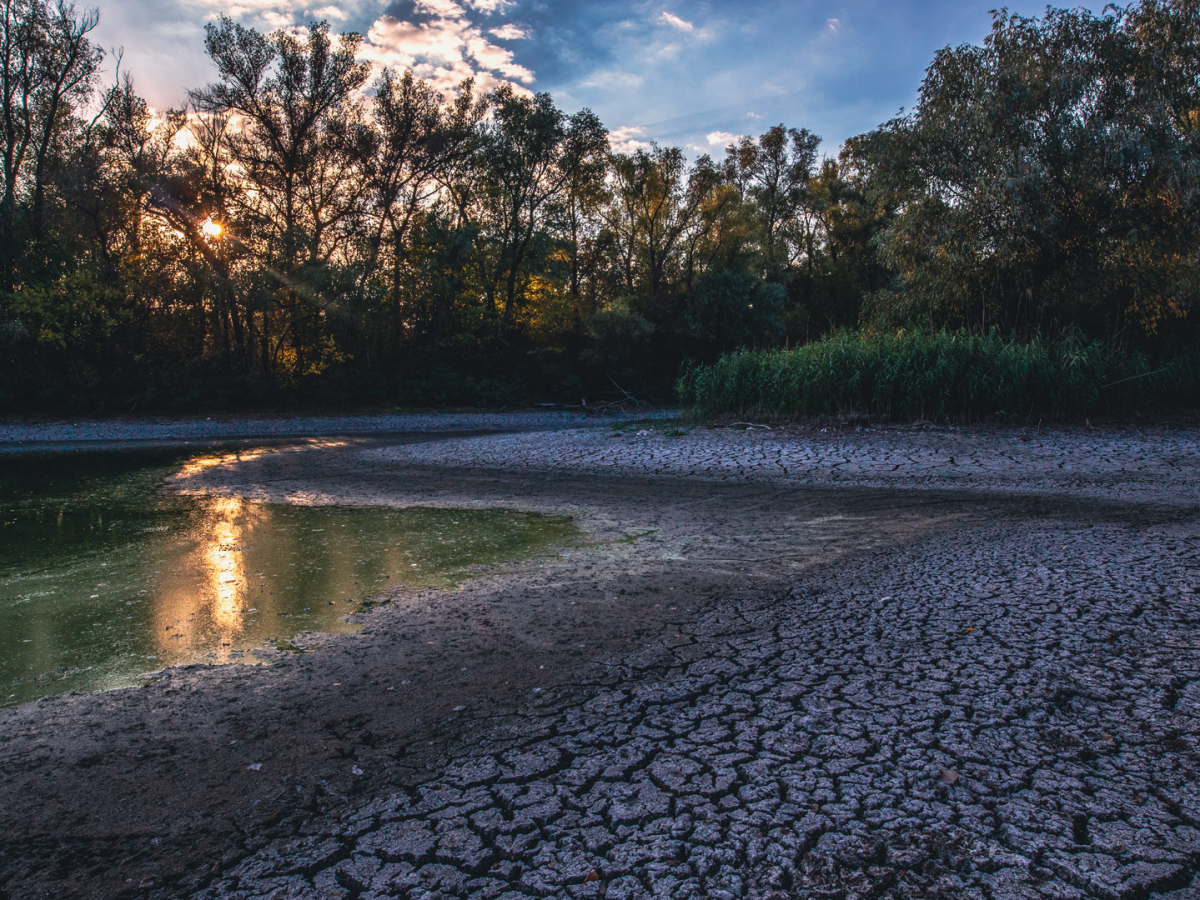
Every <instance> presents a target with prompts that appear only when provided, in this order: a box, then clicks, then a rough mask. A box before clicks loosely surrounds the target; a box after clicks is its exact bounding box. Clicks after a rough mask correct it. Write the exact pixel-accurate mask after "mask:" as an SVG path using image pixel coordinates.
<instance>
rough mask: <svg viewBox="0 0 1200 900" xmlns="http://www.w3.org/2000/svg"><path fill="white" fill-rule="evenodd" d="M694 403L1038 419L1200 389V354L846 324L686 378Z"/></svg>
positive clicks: (1182, 402)
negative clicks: (1154, 353) (1166, 355)
mask: <svg viewBox="0 0 1200 900" xmlns="http://www.w3.org/2000/svg"><path fill="white" fill-rule="evenodd" d="M678 390H679V394H680V396H681V398H682V399H683V402H684V404H685V405H686V406H687V407H689V408H690V409H691V410H692V412H693V413H694V414H698V415H704V416H715V415H721V414H725V413H733V414H736V415H740V416H746V415H754V414H767V415H773V416H873V417H881V418H885V419H898V420H914V419H933V420H939V421H945V420H977V419H993V420H1000V421H1027V420H1029V419H1034V420H1038V419H1040V418H1043V417H1045V418H1069V417H1082V416H1086V415H1096V414H1101V413H1122V412H1131V411H1137V410H1143V409H1146V408H1149V407H1163V406H1172V407H1176V406H1192V405H1194V404H1196V403H1197V402H1198V401H1200V354H1197V353H1195V352H1191V353H1188V354H1183V355H1180V356H1177V357H1175V358H1173V359H1171V360H1170V361H1168V362H1167V363H1165V364H1161V365H1158V366H1153V365H1152V364H1151V362H1150V361H1149V360H1148V359H1147V358H1146V357H1145V356H1143V355H1141V354H1139V353H1125V352H1118V351H1114V350H1112V349H1111V347H1108V346H1106V345H1104V344H1101V343H1099V342H1089V341H1086V340H1083V339H1081V338H1069V339H1063V340H1059V341H1056V342H1052V343H1051V342H1046V341H1042V340H1037V339H1035V340H1032V341H1028V342H1020V341H1016V340H1009V339H1004V338H1002V337H1000V336H998V335H996V334H994V333H993V334H989V335H987V336H984V337H981V336H979V335H976V334H968V333H964V332H958V333H948V332H933V333H929V332H916V331H908V332H904V331H901V332H888V333H883V334H866V333H861V334H860V333H852V332H839V333H837V334H834V335H832V336H830V337H828V338H826V339H824V340H821V341H816V342H814V343H811V344H807V345H805V346H803V347H797V348H795V349H790V350H773V351H745V352H741V353H733V354H728V355H726V356H723V357H722V358H721V359H720V360H719V361H718V362H717V363H716V364H714V365H712V366H707V367H702V368H697V369H694V370H692V371H691V372H689V373H688V374H687V375H686V376H685V377H684V378H682V379H681V380H680V382H679V385H678Z"/></svg>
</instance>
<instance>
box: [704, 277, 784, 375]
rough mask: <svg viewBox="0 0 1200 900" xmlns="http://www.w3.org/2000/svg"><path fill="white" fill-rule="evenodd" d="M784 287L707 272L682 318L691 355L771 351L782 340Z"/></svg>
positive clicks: (752, 279)
mask: <svg viewBox="0 0 1200 900" xmlns="http://www.w3.org/2000/svg"><path fill="white" fill-rule="evenodd" d="M786 299H787V294H786V293H785V291H784V289H783V287H782V286H781V285H779V284H776V283H774V282H770V281H763V280H762V279H761V278H756V277H754V276H752V275H747V274H744V273H741V272H731V271H728V270H725V271H718V272H707V273H705V274H704V275H703V276H702V277H701V278H700V279H699V280H698V281H697V282H696V286H695V288H693V290H692V294H691V298H690V299H689V302H688V307H687V313H686V320H687V325H688V330H689V332H690V337H691V340H692V348H693V350H694V354H693V355H694V357H695V358H697V359H704V360H709V359H715V358H716V357H717V356H718V355H719V354H721V353H726V352H728V351H730V350H736V349H738V348H740V347H773V346H775V345H776V344H779V343H781V342H782V341H783V336H784V328H783V324H782V323H781V321H780V316H781V314H782V313H783V307H784V303H785V301H786Z"/></svg>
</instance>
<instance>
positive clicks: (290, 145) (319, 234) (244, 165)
mask: <svg viewBox="0 0 1200 900" xmlns="http://www.w3.org/2000/svg"><path fill="white" fill-rule="evenodd" d="M361 42H362V37H361V36H360V35H357V34H344V35H342V36H341V37H340V39H339V41H338V43H337V46H336V47H335V46H334V45H333V42H332V41H331V40H330V37H329V26H328V24H327V23H325V22H319V23H314V24H312V25H310V26H309V29H308V34H307V36H306V37H305V39H303V40H301V39H300V38H299V37H297V36H296V35H294V34H292V33H291V32H286V31H276V32H273V33H272V34H270V35H263V34H260V33H259V32H257V31H255V30H254V29H247V28H243V27H242V26H241V25H237V24H235V23H234V22H232V21H231V20H230V19H229V18H228V17H226V16H222V17H221V19H220V20H219V22H218V23H217V24H210V25H208V26H207V27H206V30H205V49H206V50H207V52H208V55H209V57H210V58H211V59H212V61H213V63H214V64H215V65H216V67H217V73H218V77H219V80H218V81H217V82H216V83H214V84H212V85H210V86H209V87H207V88H205V89H203V90H200V91H196V92H194V93H193V94H192V100H193V103H194V104H195V105H196V107H197V109H198V111H200V112H201V113H203V114H207V115H211V116H224V115H227V114H233V115H234V116H236V117H238V119H239V121H238V122H237V127H236V128H234V129H233V130H232V131H231V132H230V134H229V135H228V136H227V138H226V146H227V147H228V152H229V155H230V158H231V160H232V161H233V162H234V163H236V164H237V165H238V166H239V167H240V168H241V171H242V173H243V175H242V177H243V178H244V180H245V183H246V189H245V190H242V191H240V192H239V195H238V207H239V208H238V209H237V210H236V214H237V215H238V216H240V217H241V218H242V220H243V225H242V227H243V229H244V234H245V237H243V240H247V241H253V242H254V245H255V247H256V250H257V252H256V256H257V258H258V260H259V263H260V265H263V266H264V267H265V268H266V271H268V272H269V273H270V274H271V276H272V277H273V278H274V279H275V280H276V281H277V282H278V285H279V286H278V289H277V290H275V291H273V292H272V294H273V296H272V300H273V305H274V306H275V307H276V308H277V309H279V310H280V311H282V312H283V313H284V315H285V317H286V318H285V322H284V327H285V329H286V333H287V335H288V337H289V341H290V347H289V348H288V350H289V352H288V353H286V354H284V356H283V357H282V362H283V366H284V368H285V369H286V370H287V371H289V372H291V373H304V372H307V371H315V370H319V368H320V367H322V366H323V364H324V359H323V356H324V355H325V354H324V353H323V352H322V348H323V347H325V346H327V345H325V344H323V342H322V341H321V335H320V333H319V332H320V322H321V320H322V319H323V317H324V315H325V312H326V309H327V308H328V306H329V305H330V303H331V297H330V296H329V295H328V294H327V293H326V292H324V291H323V290H322V284H323V281H324V280H325V277H326V273H325V270H326V268H327V264H328V263H330V262H331V261H332V260H333V259H334V257H335V256H337V255H338V254H344V253H346V252H348V251H349V247H348V245H347V244H348V242H349V241H350V240H351V232H352V230H353V226H354V224H355V213H356V208H357V206H358V205H359V203H360V201H361V196H362V193H361V191H360V190H359V189H358V188H359V186H358V185H357V183H356V180H355V179H356V176H357V174H358V171H359V170H358V168H357V167H356V161H357V156H358V154H359V153H360V152H361V149H362V146H363V143H364V142H365V140H366V133H365V128H364V126H363V125H362V124H361V121H360V116H359V113H360V109H359V106H358V104H357V103H356V101H355V92H356V91H357V90H358V89H359V88H360V87H362V85H363V84H364V83H365V82H366V80H367V77H368V75H369V73H370V67H369V65H368V64H366V63H359V62H356V60H355V57H356V55H357V51H358V47H359V45H360V44H361ZM203 221H204V220H197V222H196V223H195V224H194V225H193V228H199V227H200V226H201V224H202V222H203ZM270 324H271V317H270V315H269V311H267V310H264V312H263V315H262V321H261V329H260V340H261V341H262V342H263V345H262V350H263V358H264V360H269V361H270V362H272V363H275V362H276V361H277V360H278V359H280V357H279V352H278V351H279V350H281V349H282V345H279V344H277V345H276V346H275V347H271V346H270ZM310 332H312V333H310Z"/></svg>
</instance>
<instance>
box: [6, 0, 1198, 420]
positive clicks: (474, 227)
mask: <svg viewBox="0 0 1200 900" xmlns="http://www.w3.org/2000/svg"><path fill="white" fill-rule="evenodd" d="M0 2H3V17H2V20H0V53H2V54H3V60H2V63H3V65H2V67H0V90H2V91H3V95H4V96H3V118H2V121H0V157H2V160H3V176H4V180H3V186H2V191H3V195H2V196H0V379H2V381H0V405H3V406H4V407H7V408H21V407H25V408H39V407H40V408H45V407H46V406H47V405H48V404H65V403H96V402H103V403H105V404H107V405H108V406H107V408H110V409H118V408H134V407H136V406H137V405H141V407H142V408H146V407H148V406H156V405H157V406H161V405H170V404H189V403H214V404H235V403H248V402H268V401H274V400H278V399H283V398H288V397H291V398H299V399H311V398H318V397H324V398H327V399H330V400H334V399H337V400H342V401H346V400H348V401H351V402H361V403H374V402H380V401H385V400H386V401H388V402H398V403H416V404H425V403H439V402H511V401H519V400H528V399H547V400H570V401H573V402H577V401H578V400H579V398H580V397H582V396H592V397H595V398H600V397H602V396H603V395H604V394H605V393H606V392H610V391H615V390H616V387H615V386H614V385H617V384H619V385H621V387H623V388H626V389H629V390H641V391H649V392H654V391H657V392H659V393H660V394H661V393H663V392H666V391H668V390H669V386H670V385H671V384H672V382H673V380H674V377H675V376H676V375H677V373H678V372H679V370H680V367H681V366H684V365H687V364H688V363H689V361H692V362H707V361H711V360H713V359H715V358H716V357H717V356H718V355H719V354H721V353H722V352H725V351H728V350H732V349H736V348H739V347H759V348H763V347H771V346H776V345H783V344H785V343H787V344H793V345H794V344H800V343H804V342H806V341H809V340H812V339H814V338H817V337H820V336H822V335H824V334H827V333H829V332H830V331H832V330H837V329H840V328H847V327H868V328H877V329H887V328H893V327H897V326H912V325H919V326H925V327H932V328H967V329H971V330H974V331H976V332H978V333H980V334H985V333H989V332H990V331H992V330H999V331H1001V332H1003V333H1004V334H1006V335H1024V336H1030V335H1034V334H1037V335H1040V336H1041V337H1042V338H1045V339H1051V340H1053V339H1054V338H1055V337H1056V336H1057V335H1059V334H1063V333H1078V332H1081V331H1082V332H1084V333H1086V334H1089V335H1092V336H1097V337H1102V338H1105V339H1107V340H1110V341H1112V342H1114V343H1115V344H1121V345H1138V346H1145V347H1153V346H1155V345H1156V344H1161V343H1163V342H1172V341H1174V342H1179V341H1185V340H1189V339H1190V337H1191V330H1190V326H1189V324H1188V320H1187V316H1188V313H1189V311H1190V310H1191V309H1192V307H1193V306H1194V305H1195V300H1196V296H1197V291H1198V290H1200V280H1198V277H1197V275H1198V268H1197V266H1198V263H1200V215H1198V213H1200V209H1198V208H1197V204H1198V201H1200V6H1198V5H1197V4H1195V3H1192V2H1191V0H1175V2H1172V0H1144V2H1141V3H1139V4H1136V5H1134V6H1131V7H1129V8H1128V9H1111V8H1110V10H1109V11H1108V12H1106V13H1105V14H1104V15H1103V16H1094V15H1092V14H1090V13H1088V12H1086V11H1066V10H1050V11H1048V13H1047V15H1046V16H1044V17H1043V18H1040V19H1029V18H1023V17H1019V16H1011V15H1008V14H1006V13H1002V14H997V16H996V18H995V21H994V24H993V30H992V33H991V34H990V35H989V37H988V38H987V39H986V41H985V42H984V43H983V44H982V45H981V46H963V47H958V48H947V49H945V50H943V51H942V52H941V53H939V54H938V56H937V57H936V58H935V59H934V61H933V63H932V64H931V66H930V68H929V70H928V72H927V75H926V78H925V81H924V84H923V86H922V89H921V94H920V100H919V103H918V105H917V107H916V109H915V110H914V111H913V112H912V113H911V114H909V115H907V116H904V117H902V118H899V119H897V120H895V121H892V122H889V123H887V124H885V125H883V126H882V127H880V128H879V129H878V130H876V131H874V132H871V133H869V134H865V135H861V136H859V137H856V138H853V139H851V140H850V141H848V142H847V143H846V145H845V146H844V147H843V148H842V150H841V152H840V154H839V155H838V156H837V158H836V159H829V158H826V159H822V158H821V157H820V155H819V146H820V140H819V138H818V137H817V136H815V135H813V134H811V133H810V132H808V131H806V130H804V129H794V128H785V127H784V126H782V125H781V126H778V127H775V128H771V129H769V130H768V131H767V132H766V133H764V134H762V135H760V136H758V137H756V138H749V137H747V138H743V139H741V140H740V141H738V142H737V143H735V144H734V145H732V146H730V147H729V148H728V149H727V150H726V152H725V154H724V156H723V157H722V158H720V159H712V158H710V157H708V156H702V157H700V158H699V159H697V160H695V161H691V162H689V160H688V159H687V158H686V157H685V155H684V153H683V152H682V151H681V150H679V149H677V148H667V147H659V146H656V145H651V146H649V147H648V148H645V149H640V150H637V151H635V152H632V153H614V152H612V151H611V150H610V147H609V141H608V134H607V132H606V130H605V128H604V126H603V125H602V124H601V123H600V121H599V120H598V119H597V118H596V116H595V115H593V114H592V113H591V112H589V111H587V110H583V111H581V112H578V113H575V114H567V113H565V112H563V111H562V110H559V109H558V108H557V107H556V106H555V105H554V103H553V102H552V100H551V98H550V97H549V96H548V95H546V94H537V95H528V94H525V93H521V92H518V91H516V90H514V89H512V88H509V87H502V88H500V89H498V90H495V91H492V92H490V93H481V92H479V91H478V90H476V89H475V87H474V85H473V84H472V83H471V82H469V81H468V82H464V83H463V84H462V85H460V86H459V88H458V90H457V91H455V92H453V93H452V94H449V95H446V94H443V93H442V92H440V91H438V90H437V89H435V88H434V87H433V86H432V85H430V84H428V83H425V82H422V81H421V80H419V79H417V78H415V77H413V75H412V73H411V72H391V71H385V72H383V73H382V74H379V75H378V76H377V77H375V78H372V72H371V70H370V69H369V67H368V66H367V65H365V64H363V63H361V62H359V61H358V59H357V54H358V49H359V44H360V41H361V38H360V37H359V36H358V35H354V34H348V35H340V36H333V35H331V34H330V32H329V29H328V26H327V25H326V24H324V23H315V24H313V25H311V26H310V27H309V28H308V29H307V31H306V32H304V33H303V34H301V35H300V36H297V34H296V33H293V32H276V33H273V34H261V33H258V32H257V31H255V30H253V29H247V28H243V27H242V26H240V25H238V24H236V23H234V22H232V21H230V20H228V19H225V18H222V19H221V20H219V21H218V22H216V23H213V24H211V25H209V26H208V28H207V33H206V41H205V44H206V50H207V52H208V55H209V57H210V58H211V60H212V62H213V63H214V65H215V67H216V70H217V79H216V81H215V82H214V83H213V84H211V85H209V86H207V87H204V88H201V89H197V90H195V91H194V92H192V93H191V94H190V95H189V97H188V102H187V104H186V105H185V107H184V108H181V109H179V110H171V111H166V112H162V113H156V112H155V111H153V110H151V109H150V108H149V107H148V106H147V104H146V102H145V101H144V100H143V99H142V98H141V97H139V95H138V93H137V91H136V87H135V84H134V82H133V81H132V79H130V78H129V77H128V76H127V75H123V74H121V73H120V67H119V64H118V66H117V71H118V77H117V78H116V79H115V83H110V84H107V85H106V84H105V83H104V81H103V79H104V72H103V71H102V68H101V67H102V65H103V64H104V57H103V54H102V53H101V52H100V51H99V50H98V48H97V47H96V46H95V45H94V43H93V42H92V40H91V39H90V33H91V32H92V30H93V29H94V27H95V25H96V22H97V14H96V13H95V12H86V13H78V12H77V11H76V10H75V9H74V8H73V7H71V6H70V5H68V4H67V3H66V2H65V0H55V2H47V0H0ZM118 62H119V61H118ZM109 77H111V76H109Z"/></svg>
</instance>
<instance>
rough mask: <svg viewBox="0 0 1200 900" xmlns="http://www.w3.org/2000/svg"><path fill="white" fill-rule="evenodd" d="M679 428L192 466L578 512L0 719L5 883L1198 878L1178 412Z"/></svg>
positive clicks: (438, 888)
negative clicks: (500, 547)
mask: <svg viewBox="0 0 1200 900" xmlns="http://www.w3.org/2000/svg"><path fill="white" fill-rule="evenodd" d="M685 430H687V429H675V431H685ZM639 431H641V432H643V433H638V432H639ZM667 434H668V431H667V430H666V429H665V428H664V427H661V426H659V427H654V426H650V425H648V426H646V427H642V428H638V429H636V430H635V429H634V428H628V429H625V431H624V432H623V433H621V432H617V431H614V430H612V429H608V428H600V429H589V430H585V431H579V430H576V431H561V432H556V433H545V434H537V435H528V434H527V435H507V436H492V437H480V438H473V439H452V440H447V441H444V442H438V443H429V444H420V445H406V446H393V447H389V446H378V445H376V444H373V443H372V442H370V441H367V440H364V441H362V442H361V443H353V442H351V443H347V444H346V445H345V446H343V447H340V448H328V447H327V448H325V449H322V450H315V449H307V450H305V449H297V450H280V451H277V452H271V453H267V454H263V455H261V456H258V457H256V458H254V459H246V460H237V459H231V460H229V461H228V463H227V464H224V465H221V466H214V467H210V468H208V469H206V470H205V471H203V472H202V473H196V474H194V475H191V476H186V477H181V478H179V479H177V481H176V483H175V488H176V489H178V490H182V491H196V492H201V493H205V494H208V495H217V496H221V495H228V496H243V497H250V498H252V499H258V500H263V501H273V502H280V501H283V502H294V503H310V504H320V503H329V502H334V501H336V502H339V503H361V504H367V503H371V504H379V503H383V504H390V505H396V506H405V505H415V504H420V505H427V506H439V505H442V506H447V507H463V506H480V507H487V506H507V507H517V508H521V509H525V510H529V511H533V512H552V513H555V514H559V515H561V514H566V515H571V516H573V517H574V519H575V521H576V522H577V523H578V524H579V526H580V527H581V528H582V529H583V530H584V531H585V532H586V533H587V534H588V540H587V541H586V542H585V543H584V544H581V545H579V546H575V547H569V548H567V549H565V550H562V551H561V552H559V553H558V554H557V555H554V556H552V557H549V558H546V559H543V560H540V561H538V562H536V563H531V564H529V565H525V566H517V567H512V568H511V569H510V570H507V571H496V572H493V573H491V574H489V575H487V576H485V577H482V578H479V579H476V580H474V581H471V582H468V583H466V584H465V585H463V586H462V587H460V588H459V589H458V590H457V591H455V592H445V591H435V590H427V591H412V590H396V591H394V592H393V593H392V595H391V602H390V603H389V604H388V605H386V606H383V607H380V608H379V609H377V610H374V611H372V612H371V613H370V614H369V615H368V616H367V617H366V621H365V628H364V632H363V634H361V635H359V636H342V635H338V636H321V635H313V636H312V637H311V639H310V643H311V644H312V645H314V652H312V653H304V654H281V655H279V657H278V661H277V662H276V663H275V664H274V665H272V666H270V667H267V668H265V669H261V668H260V669H255V670H247V669H240V668H233V667H225V668H222V669H218V670H214V669H211V668H193V669H183V670H173V671H171V672H170V673H168V674H167V676H166V677H164V678H163V679H162V680H161V681H159V682H157V683H155V684H153V685H150V686H148V687H145V688H141V689H137V690H128V691H115V692H110V693H106V694H98V695H71V696H67V697H62V698H55V699H51V700H47V701H42V702H40V703H37V704H27V705H25V706H22V707H18V708H15V709H10V710H6V711H3V712H2V713H0V739H2V743H0V747H2V749H0V825H2V826H3V828H4V834H5V838H4V839H3V846H2V847H0V891H2V892H3V893H4V894H6V895H8V896H10V897H14V898H15V897H41V896H47V897H48V896H58V897H61V896H80V897H102V896H130V897H134V896H144V897H156V898H157V897H162V898H167V897H183V896H187V897H205V898H223V897H231V898H247V900H248V898H258V897H262V898H266V897H276V898H285V897H296V898H300V897H321V898H325V897H330V898H336V897H357V898H366V897H413V898H417V897H431V898H434V897H479V898H484V897H494V898H499V897H508V898H518V897H570V896H580V897H592V896H595V897H599V896H604V897H608V898H614V897H759V898H766V897H791V896H795V897H847V898H849V897H982V898H1009V897H1014V898H1015V897H1055V898H1058V897H1061V898H1076V897H1077V898H1085V897H1112V898H1121V900H1133V898H1154V900H1163V898H1171V900H1190V898H1194V897H1195V896H1196V893H1197V889H1200V883H1197V884H1195V885H1193V879H1194V877H1195V874H1196V869H1197V865H1198V862H1200V795H1198V791H1197V787H1196V780H1197V776H1198V775H1200V754H1198V753H1197V735H1198V734H1200V729H1198V726H1200V705H1198V704H1200V604H1198V602H1197V599H1196V597H1197V595H1196V591H1197V590H1198V589H1200V583H1198V582H1200V577H1198V571H1197V558H1198V556H1197V550H1198V549H1200V548H1198V546H1197V544H1198V539H1200V523H1198V522H1197V516H1196V510H1197V498H1198V489H1200V450H1198V449H1197V447H1198V445H1197V440H1196V439H1197V437H1200V434H1197V433H1196V432H1195V431H1191V430H1166V429H1161V430H1157V429H1146V430H1142V431H1133V430H1129V431H1095V432H1092V431H1086V430H1079V431H1074V430H1062V431H1049V432H1046V431H1043V432H1021V431H1018V430H1001V429H983V430H954V431H941V430H926V431H910V430H901V429H880V430H875V431H869V432H861V433H856V434H821V433H820V432H802V433H796V434H776V433H770V434H768V433H764V432H759V433H732V432H729V431H719V430H707V429H694V430H691V431H690V433H687V434H680V435H678V436H675V437H668V436H667ZM317 647H319V649H317Z"/></svg>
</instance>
